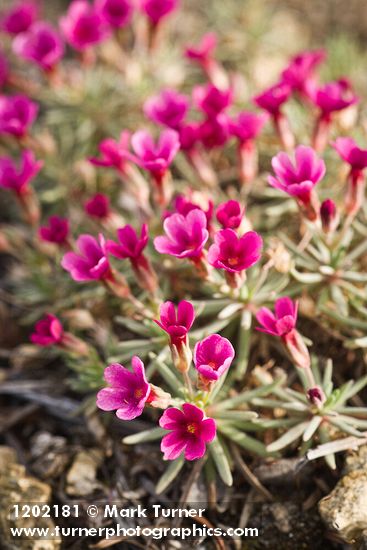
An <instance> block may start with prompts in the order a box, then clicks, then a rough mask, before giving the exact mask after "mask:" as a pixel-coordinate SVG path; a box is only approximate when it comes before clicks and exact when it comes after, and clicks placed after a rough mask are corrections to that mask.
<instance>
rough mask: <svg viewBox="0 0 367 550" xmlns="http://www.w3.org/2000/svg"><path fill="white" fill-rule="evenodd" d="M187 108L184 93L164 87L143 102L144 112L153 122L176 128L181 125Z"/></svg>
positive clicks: (187, 101)
mask: <svg viewBox="0 0 367 550" xmlns="http://www.w3.org/2000/svg"><path fill="white" fill-rule="evenodd" d="M188 108H189V99H188V97H187V96H186V95H183V94H180V93H178V92H176V91H175V90H170V89H166V90H162V91H161V92H160V94H159V95H157V96H154V97H151V98H149V99H148V100H147V101H146V102H145V104H144V113H145V116H147V117H148V118H149V119H150V120H152V121H153V122H156V123H157V124H161V125H162V126H168V128H173V129H174V130H177V129H179V127H180V126H181V123H182V122H183V120H184V118H185V116H186V114H187V111H188Z"/></svg>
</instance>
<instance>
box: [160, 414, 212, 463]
mask: <svg viewBox="0 0 367 550" xmlns="http://www.w3.org/2000/svg"><path fill="white" fill-rule="evenodd" d="M182 409H183V410H182V411H180V409H177V408H174V407H171V408H169V409H167V410H165V411H164V413H163V415H162V417H161V418H160V420H159V425H160V426H161V428H164V429H165V430H170V433H169V434H167V435H165V436H164V437H163V439H162V443H161V451H162V452H163V453H164V459H165V460H174V459H175V458H177V457H178V456H179V455H180V454H181V453H182V452H184V453H185V458H186V459H187V460H196V459H198V458H201V457H202V456H204V454H205V451H206V444H207V443H210V442H211V441H213V439H214V438H215V435H216V430H217V427H216V423H215V420H213V418H206V417H205V415H204V411H202V410H201V409H199V408H198V407H197V406H196V405H193V404H191V403H184V404H183V405H182Z"/></svg>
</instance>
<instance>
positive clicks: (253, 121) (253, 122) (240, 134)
mask: <svg viewBox="0 0 367 550" xmlns="http://www.w3.org/2000/svg"><path fill="white" fill-rule="evenodd" d="M268 120H269V115H268V113H260V114H257V113H252V112H251V111H243V112H242V113H239V114H238V115H237V118H236V119H234V120H230V123H229V128H230V132H231V134H232V135H233V136H235V137H236V138H237V139H238V140H239V141H240V142H244V141H247V140H252V139H255V138H256V137H257V136H258V135H259V133H260V132H261V130H262V129H263V126H264V124H266V122H267V121H268Z"/></svg>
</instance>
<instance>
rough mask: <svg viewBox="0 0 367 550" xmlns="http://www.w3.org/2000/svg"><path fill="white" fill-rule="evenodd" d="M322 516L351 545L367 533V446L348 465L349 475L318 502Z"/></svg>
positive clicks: (330, 527) (352, 457)
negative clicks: (366, 531)
mask: <svg viewBox="0 0 367 550" xmlns="http://www.w3.org/2000/svg"><path fill="white" fill-rule="evenodd" d="M319 510H320V514H321V516H322V518H323V520H324V522H325V523H326V525H327V526H328V527H329V529H333V530H335V531H337V533H338V535H339V536H340V537H341V538H343V539H344V540H345V541H346V542H348V543H351V542H354V541H356V540H359V539H361V538H362V536H363V531H365V530H367V445H363V446H361V447H360V448H359V449H358V452H356V453H353V454H352V455H350V456H349V457H348V458H347V461H346V474H345V475H344V476H343V477H342V478H341V479H340V480H339V482H338V483H337V485H336V486H335V487H334V489H333V490H332V492H331V493H330V494H329V495H328V496H326V497H325V498H323V499H322V500H321V501H320V502H319Z"/></svg>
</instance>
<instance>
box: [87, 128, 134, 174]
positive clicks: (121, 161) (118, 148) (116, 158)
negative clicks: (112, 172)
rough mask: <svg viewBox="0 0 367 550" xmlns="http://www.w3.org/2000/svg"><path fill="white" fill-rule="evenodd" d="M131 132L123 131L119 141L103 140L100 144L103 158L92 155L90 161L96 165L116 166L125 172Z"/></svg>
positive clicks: (128, 156) (99, 147)
mask: <svg viewBox="0 0 367 550" xmlns="http://www.w3.org/2000/svg"><path fill="white" fill-rule="evenodd" d="M129 142H130V133H129V132H128V131H124V132H121V134H120V138H119V141H116V140H114V139H112V138H107V139H104V140H103V141H101V143H100V144H99V146H98V149H99V151H100V153H101V154H102V158H96V157H90V158H89V162H90V163H92V164H94V165H95V166H106V167H113V168H116V170H118V171H119V172H124V169H125V165H126V162H127V160H128V159H129V158H130V153H129Z"/></svg>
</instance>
